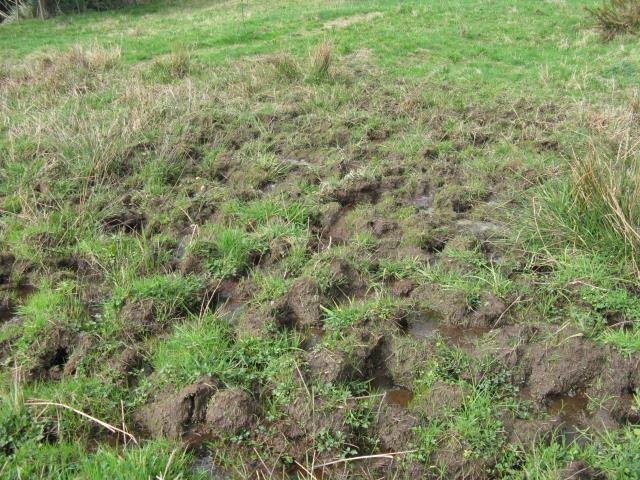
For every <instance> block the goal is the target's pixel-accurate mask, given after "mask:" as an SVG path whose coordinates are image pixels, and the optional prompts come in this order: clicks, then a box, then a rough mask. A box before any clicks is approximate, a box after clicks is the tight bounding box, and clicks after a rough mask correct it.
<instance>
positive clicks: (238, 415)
mask: <svg viewBox="0 0 640 480" xmlns="http://www.w3.org/2000/svg"><path fill="white" fill-rule="evenodd" d="M258 414H259V407H258V404H257V403H256V402H255V400H253V398H252V397H251V395H250V394H249V393H247V392H246V391H244V390H241V389H239V388H232V389H229V390H220V391H218V392H217V393H216V394H215V395H214V396H213V397H212V398H211V400H210V401H209V404H208V406H207V413H206V428H207V429H209V430H211V432H212V433H213V434H214V435H218V436H228V435H236V434H238V433H240V432H241V431H242V430H249V429H250V428H251V426H252V425H253V424H254V423H255V421H256V420H257V417H258Z"/></svg>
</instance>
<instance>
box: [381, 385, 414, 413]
mask: <svg viewBox="0 0 640 480" xmlns="http://www.w3.org/2000/svg"><path fill="white" fill-rule="evenodd" d="M411 400H413V392H412V391H411V390H409V389H407V388H403V387H397V388H392V389H390V390H387V391H386V392H385V395H384V401H385V402H386V403H388V404H390V405H397V406H398V407H402V408H407V407H408V406H409V403H411Z"/></svg>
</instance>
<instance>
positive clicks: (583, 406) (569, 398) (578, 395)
mask: <svg viewBox="0 0 640 480" xmlns="http://www.w3.org/2000/svg"><path fill="white" fill-rule="evenodd" d="M588 403H589V399H588V398H587V396H586V395H585V394H584V392H569V393H568V394H566V395H558V396H555V397H553V398H551V399H550V400H549V401H548V403H547V413H548V414H549V415H555V416H557V417H558V418H559V419H560V420H562V421H563V422H565V423H566V424H568V425H579V424H580V423H581V422H582V420H583V419H584V417H585V416H586V415H588V411H587V405H588Z"/></svg>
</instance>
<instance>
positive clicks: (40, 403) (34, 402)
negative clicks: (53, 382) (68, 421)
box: [25, 400, 138, 445]
mask: <svg viewBox="0 0 640 480" xmlns="http://www.w3.org/2000/svg"><path fill="white" fill-rule="evenodd" d="M25 403H26V405H29V406H33V407H37V406H42V407H59V408H64V409H66V410H69V411H71V412H73V413H76V414H78V415H80V416H82V417H85V418H88V419H89V420H91V421H92V422H94V423H97V424H98V425H100V426H101V427H104V428H106V429H107V430H109V431H110V432H111V433H121V434H122V435H124V436H125V437H128V438H129V439H131V441H132V442H133V443H135V444H136V445H138V440H136V437H134V436H133V435H132V434H131V433H129V432H127V431H125V430H122V429H120V428H118V427H114V426H113V425H111V424H109V423H107V422H103V421H102V420H100V419H98V418H96V417H93V416H91V415H89V414H88V413H84V412H83V411H81V410H78V409H77V408H73V407H71V406H69V405H65V404H64V403H58V402H48V401H45V400H27V401H26V402H25Z"/></svg>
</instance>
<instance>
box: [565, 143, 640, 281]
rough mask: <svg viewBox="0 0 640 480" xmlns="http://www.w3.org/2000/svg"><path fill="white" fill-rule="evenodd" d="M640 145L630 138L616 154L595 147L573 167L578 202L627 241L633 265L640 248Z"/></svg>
mask: <svg viewBox="0 0 640 480" xmlns="http://www.w3.org/2000/svg"><path fill="white" fill-rule="evenodd" d="M639 145H640V143H639V142H638V141H635V140H631V139H630V138H629V137H627V138H626V139H625V140H624V141H622V142H621V143H620V144H619V146H618V150H617V151H616V152H615V153H609V152H602V151H600V150H599V149H598V148H597V147H596V146H594V145H592V146H591V149H590V151H589V152H588V153H587V154H586V155H584V156H579V157H576V158H575V159H574V162H573V164H572V167H571V171H572V180H573V188H574V192H575V196H576V200H577V201H578V202H579V203H580V204H581V205H582V207H583V208H584V209H588V210H591V211H596V212H597V213H598V215H599V216H600V218H601V220H602V225H601V227H602V228H605V229H608V230H610V232H611V233H612V234H613V235H614V236H617V237H619V238H620V239H621V240H622V241H623V242H624V244H625V245H626V246H627V249H628V251H629V252H630V253H631V256H630V258H631V259H632V260H633V261H634V262H635V258H636V255H637V253H638V251H639V249H640V161H639V159H638V146H639ZM636 270H637V265H636Z"/></svg>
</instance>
